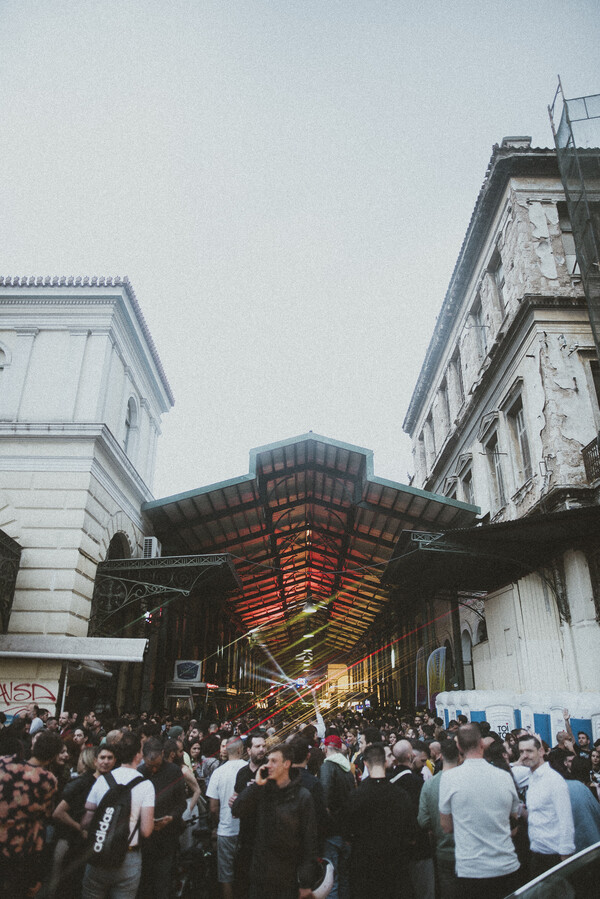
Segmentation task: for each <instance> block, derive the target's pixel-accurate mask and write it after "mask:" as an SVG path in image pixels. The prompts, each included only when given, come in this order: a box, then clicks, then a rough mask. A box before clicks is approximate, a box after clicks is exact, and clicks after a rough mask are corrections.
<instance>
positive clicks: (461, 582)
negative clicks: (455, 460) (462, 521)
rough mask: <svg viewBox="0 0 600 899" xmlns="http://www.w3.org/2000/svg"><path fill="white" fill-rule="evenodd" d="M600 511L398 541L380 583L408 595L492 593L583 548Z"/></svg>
mask: <svg viewBox="0 0 600 899" xmlns="http://www.w3.org/2000/svg"><path fill="white" fill-rule="evenodd" d="M599 526H600V507H599V506H586V507H582V508H572V509H565V510H562V511H560V512H548V513H546V514H543V515H534V516H530V517H528V518H519V519H516V520H513V521H503V522H499V523H497V524H488V525H481V526H478V527H469V528H459V529H457V530H452V531H449V532H446V533H441V532H434V531H433V532H432V531H428V532H420V531H418V530H412V531H407V532H406V533H404V534H402V535H401V536H400V539H399V541H398V545H397V546H396V550H395V552H394V557H393V558H392V559H391V560H390V562H389V564H388V565H387V567H386V570H385V573H384V575H383V582H384V583H385V584H388V585H390V586H392V585H393V586H397V587H401V588H402V589H403V590H404V591H405V592H406V593H407V594H409V595H410V593H411V591H412V592H413V593H414V591H426V592H431V593H435V592H437V591H439V590H459V591H466V592H475V593H492V592H493V591H494V590H499V589H500V588H501V587H505V586H506V585H507V584H511V583H514V582H515V581H518V580H519V578H522V577H524V576H525V575H526V574H529V573H530V572H532V571H535V570H537V569H540V568H543V566H545V565H549V564H550V563H551V562H552V560H553V559H554V558H555V557H556V556H558V555H559V554H560V553H562V552H565V551H566V550H567V549H570V548H585V546H586V545H587V543H588V542H589V540H590V538H591V537H593V536H594V535H595V534H597V533H598V527H599Z"/></svg>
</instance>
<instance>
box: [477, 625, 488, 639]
mask: <svg viewBox="0 0 600 899" xmlns="http://www.w3.org/2000/svg"><path fill="white" fill-rule="evenodd" d="M487 638H488V637H487V626H486V623H485V621H480V622H479V624H478V625H477V640H476V642H477V643H483V642H484V641H485V640H487Z"/></svg>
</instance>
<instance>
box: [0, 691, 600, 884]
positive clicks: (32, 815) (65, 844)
mask: <svg viewBox="0 0 600 899" xmlns="http://www.w3.org/2000/svg"><path fill="white" fill-rule="evenodd" d="M3 718H4V716H3V715H2V714H1V713H0V895H10V896H11V897H15V899H19V897H33V896H37V897H38V899H54V897H61V899H107V897H111V899H134V897H136V896H137V897H139V899H169V897H170V896H171V895H172V888H173V873H174V868H175V864H176V860H177V858H178V855H179V854H180V853H181V852H182V850H184V849H185V847H186V845H189V840H190V835H191V831H192V828H193V827H194V826H195V824H197V822H198V820H199V819H200V818H202V819H204V820H205V821H208V822H209V823H210V825H211V826H212V828H214V833H213V838H214V843H215V847H216V859H217V872H216V874H217V881H218V884H219V887H218V890H219V894H220V896H222V897H223V899H311V897H313V896H322V895H327V894H328V895H329V896H330V897H332V899H366V897H368V899H395V897H406V899H458V897H459V896H460V897H461V899H463V897H466V899H469V897H471V896H472V897H475V896H477V897H478V899H479V897H480V896H481V895H482V891H484V892H483V894H484V895H485V896H486V899H502V897H504V896H506V895H508V894H510V893H511V892H512V891H513V890H514V889H516V888H517V887H518V886H520V885H522V884H523V883H525V882H527V880H529V879H530V878H531V877H534V876H536V875H537V874H539V873H541V872H543V871H545V870H547V869H548V868H550V867H552V866H553V865H554V864H556V863H557V862H558V861H560V860H561V859H563V858H566V857H568V856H569V855H571V854H573V853H574V852H576V851H579V850H580V849H582V848H585V847H586V846H589V845H592V844H593V843H594V842H596V841H598V840H600V801H599V800H600V795H599V790H600V740H597V741H596V742H595V743H594V744H593V745H592V741H591V739H590V735H589V734H587V733H585V732H583V731H581V732H579V733H578V734H577V735H574V734H573V732H572V730H571V727H570V718H569V714H568V711H567V710H565V711H564V719H565V727H564V729H563V730H561V731H560V732H559V733H558V734H557V735H556V744H555V745H554V746H548V745H547V744H545V743H544V742H543V741H542V740H541V739H540V738H539V737H538V736H536V735H534V734H531V733H529V732H528V731H527V730H519V729H518V730H513V731H511V732H508V733H506V734H503V735H502V736H501V735H499V734H497V733H495V732H493V731H492V730H491V728H490V726H489V724H487V723H486V722H481V723H472V722H469V721H468V720H467V719H466V718H465V717H464V716H459V718H458V720H456V721H450V722H449V724H448V725H447V726H444V723H443V721H442V720H441V719H440V718H436V717H434V716H433V715H431V714H430V713H428V712H427V711H425V712H423V713H421V714H417V715H410V716H400V717H398V716H397V715H396V714H392V713H390V714H384V713H382V712H379V713H375V712H373V713H372V714H371V715H370V717H369V718H366V717H363V716H362V715H359V714H357V713H355V712H353V711H338V712H336V713H332V714H331V715H330V716H329V717H328V719H327V720H324V719H323V717H322V715H321V713H320V711H319V708H318V704H317V701H316V696H315V697H314V709H312V710H311V711H310V712H308V713H306V714H305V715H303V716H302V720H294V719H293V718H291V717H289V710H288V715H287V717H286V716H283V715H281V716H280V715H272V716H269V717H268V719H267V720H265V721H261V720H260V719H259V718H258V716H257V715H256V714H247V715H245V716H243V717H240V718H238V719H237V720H236V721H234V722H233V721H226V720H223V721H210V722H207V721H204V720H196V719H193V718H191V719H182V720H178V719H174V718H173V717H172V716H170V715H168V714H166V713H165V714H149V713H145V712H142V713H141V714H140V715H139V716H134V715H124V716H122V717H120V718H118V719H108V718H105V717H103V716H97V715H96V713H95V712H94V711H93V710H89V711H87V712H85V713H83V714H82V715H81V716H79V715H77V714H75V713H70V712H66V711H63V712H61V714H60V715H59V716H58V717H55V716H53V715H52V714H51V713H50V711H49V710H45V709H40V708H38V707H37V706H34V705H32V706H30V707H29V708H28V709H27V711H26V712H25V713H23V714H22V715H21V716H18V717H16V718H14V720H13V721H12V722H11V723H10V724H6V721H5V720H4V721H3V720H2V719H3ZM119 803H121V805H119ZM115 809H116V810H117V812H118V811H119V809H124V810H125V811H124V812H123V814H124V815H125V817H126V822H125V831H124V834H125V838H124V842H123V843H122V846H121V847H120V848H119V844H118V839H117V838H116V837H115V842H114V844H113V848H111V849H110V850H109V842H110V840H109V835H110V837H111V839H112V836H113V834H116V833H117V830H116V825H115V821H116V820H117V818H118V814H117V813H115ZM113 814H114V820H112V819H111V816H113ZM113 828H114V829H113ZM115 847H116V848H115ZM110 852H112V853H113V854H112V855H111V854H110ZM324 860H325V861H324ZM328 891H329V892H328ZM215 899H216V897H215Z"/></svg>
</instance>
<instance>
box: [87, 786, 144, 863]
mask: <svg viewBox="0 0 600 899" xmlns="http://www.w3.org/2000/svg"><path fill="white" fill-rule="evenodd" d="M103 776H104V779H105V780H106V782H107V784H108V787H109V789H108V791H107V792H106V793H105V794H104V796H103V797H102V799H101V800H100V803H99V805H98V807H97V808H96V811H95V812H94V817H93V818H92V823H91V824H90V829H89V832H88V851H87V856H88V859H87V860H88V861H89V863H90V865H95V866H96V867H98V868H118V867H119V865H121V864H123V862H124V860H125V856H126V855H127V848H128V846H129V844H130V843H131V841H132V839H133V837H134V836H135V833H136V831H137V829H138V827H139V819H138V822H137V824H136V826H135V827H134V829H133V832H132V833H131V835H130V834H129V818H130V815H131V791H132V790H133V788H134V787H135V786H137V785H138V784H139V783H142V781H143V780H145V778H144V777H142V776H141V775H140V777H134V778H133V780H130V781H129V783H128V784H120V783H117V781H116V780H115V778H114V777H113V776H112V774H111V773H110V772H108V774H104V775H103Z"/></svg>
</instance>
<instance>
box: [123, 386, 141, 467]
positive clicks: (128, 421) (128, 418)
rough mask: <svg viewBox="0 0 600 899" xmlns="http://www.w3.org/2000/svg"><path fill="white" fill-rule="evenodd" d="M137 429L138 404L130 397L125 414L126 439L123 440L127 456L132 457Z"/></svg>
mask: <svg viewBox="0 0 600 899" xmlns="http://www.w3.org/2000/svg"><path fill="white" fill-rule="evenodd" d="M137 427H138V411H137V404H136V402H135V400H134V398H133V397H130V398H129V401H128V403H127V411H126V412H125V438H124V440H123V449H124V450H125V452H126V453H127V455H131V453H132V452H133V449H134V444H135V436H136V433H137Z"/></svg>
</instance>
